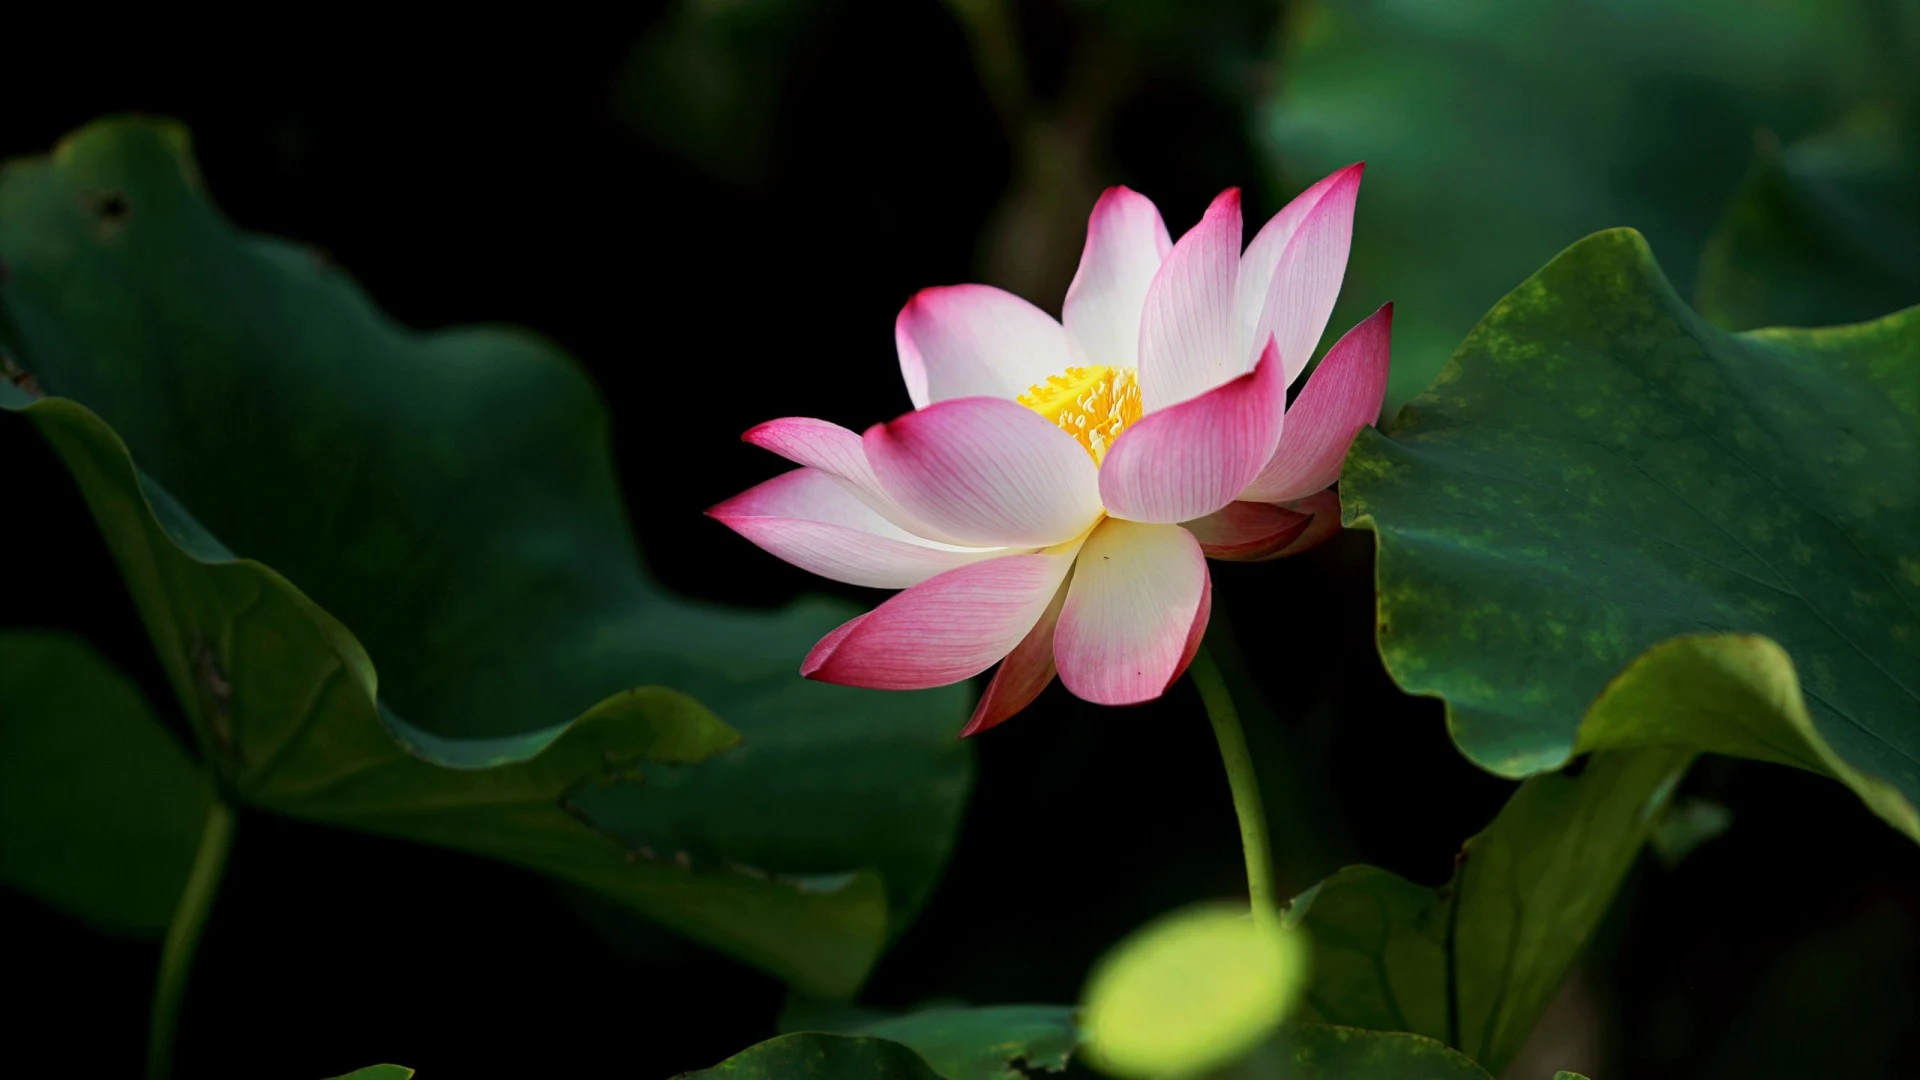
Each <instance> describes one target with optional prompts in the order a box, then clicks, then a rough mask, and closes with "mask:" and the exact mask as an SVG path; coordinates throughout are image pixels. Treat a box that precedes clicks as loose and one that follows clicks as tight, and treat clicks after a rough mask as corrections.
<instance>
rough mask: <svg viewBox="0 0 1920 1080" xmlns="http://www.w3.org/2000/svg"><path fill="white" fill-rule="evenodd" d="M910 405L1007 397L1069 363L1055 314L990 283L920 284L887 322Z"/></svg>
mask: <svg viewBox="0 0 1920 1080" xmlns="http://www.w3.org/2000/svg"><path fill="white" fill-rule="evenodd" d="M893 340H894V344H895V345H896V346H898V348H899V350H900V374H901V375H902V376H903V377H904V378H905V379H906V381H907V396H909V397H911V398H912V399H913V406H914V408H916V409H924V408H926V407H927V406H928V405H931V404H933V403H934V402H936V401H946V400H948V399H950V398H963V397H976V396H985V397H1000V398H1007V399H1009V400H1011V399H1013V398H1015V397H1018V396H1019V395H1021V394H1024V393H1026V392H1027V387H1029V386H1032V385H1033V384H1035V383H1039V382H1044V381H1045V380H1046V378H1047V376H1049V375H1053V374H1057V373H1059V372H1061V371H1065V370H1066V369H1067V368H1068V367H1069V366H1071V365H1072V364H1073V363H1074V357H1073V347H1072V346H1071V345H1070V344H1069V343H1068V338H1067V332H1066V330H1065V329H1064V328H1062V327H1061V325H1060V324H1059V323H1057V322H1054V321H1053V316H1051V315H1048V314H1047V313H1046V312H1044V311H1041V310H1040V309H1039V308H1037V307H1034V306H1033V305H1032V304H1029V303H1027V302H1026V301H1025V300H1022V299H1020V298H1019V297H1017V296H1015V295H1013V294H1012V293H1010V292H1007V291H1005V290H1002V289H996V288H993V287H992V286H990V285H947V286H942V287H938V288H932V289H922V290H920V291H919V292H918V293H916V294H914V297H913V299H911V300H909V301H907V306H906V307H904V308H901V309H900V317H899V318H898V319H896V320H894V324H893Z"/></svg>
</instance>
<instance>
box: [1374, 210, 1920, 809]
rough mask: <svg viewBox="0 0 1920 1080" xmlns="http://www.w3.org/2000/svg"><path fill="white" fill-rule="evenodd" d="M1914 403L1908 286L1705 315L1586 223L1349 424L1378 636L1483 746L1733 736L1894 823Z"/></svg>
mask: <svg viewBox="0 0 1920 1080" xmlns="http://www.w3.org/2000/svg"><path fill="white" fill-rule="evenodd" d="M1917 432H1920V309H1912V310H1908V311H1906V312H1903V313H1900V314H1897V315H1893V316H1889V317H1888V318H1885V319H1882V320H1880V321H1878V322H1874V323H1868V324H1863V325H1858V326H1850V327H1841V328H1834V329H1825V330H1767V331H1756V332H1753V333H1748V334H1741V335H1734V334H1728V333H1724V332H1722V331H1720V330H1717V329H1715V328H1714V327H1712V326H1711V325H1709V324H1708V323H1707V322H1706V321H1705V320H1703V319H1701V318H1700V317H1699V316H1697V315H1695V314H1694V313H1693V312H1692V311H1691V310H1690V309H1689V308H1688V307H1687V306H1686V304H1685V303H1683V302H1682V301H1681V300H1680V299H1679V297H1678V296H1676V295H1675V294H1674V291H1673V289H1672V288H1671V287H1670V286H1669V285H1668V284H1667V281H1666V279H1665V277H1664V276H1662V274H1661V272H1660V269H1659V267H1658V266H1657V265H1655V263H1654V261H1653V258H1652V255H1651V253H1650V252H1649V251H1648V250H1647V246H1646V243H1645V242H1644V241H1643V240H1642V239H1641V238H1640V236H1639V235H1638V234H1637V233H1633V232H1631V231H1627V230H1620V231H1614V232H1608V233H1601V234H1598V235H1595V236H1593V237H1589V238H1588V239H1586V240H1583V241H1581V242H1580V243H1578V244H1576V245H1574V246H1573V247H1571V248H1569V249H1568V250H1567V251H1566V252H1564V253H1563V254H1562V255H1560V256H1559V257H1558V258H1556V259H1555V260H1554V261H1553V262H1552V263H1550V264H1549V265H1548V266H1547V267H1546V268H1545V269H1543V270H1541V271H1540V272H1539V273H1538V274H1535V275H1534V276H1533V277H1532V278H1531V279H1529V280H1528V281H1527V282H1526V283H1524V284H1523V285H1521V286H1520V287H1519V288H1518V289H1516V290H1514V292H1513V293H1512V294H1511V295H1510V296H1508V297H1507V298H1506V299H1505V300H1503V301H1501V302H1500V304H1499V305H1498V306H1496V307H1495V308H1494V309H1493V311H1492V312H1491V313H1490V314H1489V315H1488V316H1487V318H1486V319H1485V320H1484V321H1483V322H1482V323H1481V324H1480V326H1479V327H1478V328H1476V329H1475V330H1474V332H1473V334H1472V335H1471V336H1469V337H1468V338H1467V340H1466V341H1465V342H1464V343H1463V344H1462V345H1461V346H1460V350H1459V352H1458V353H1457V354H1456V355H1455V357H1454V359H1453V362H1452V363H1451V364H1450V365H1449V366H1448V368H1447V370H1446V371H1445V372H1443V373H1442V374H1441V376H1440V378H1439V379H1438V381H1437V382H1436V383H1435V385H1434V387H1433V389H1432V390H1431V391H1429V392H1428V393H1427V394H1426V395H1424V396H1422V397H1421V398H1420V399H1418V400H1417V401H1415V402H1413V403H1412V404H1410V405H1408V406H1407V407H1406V408H1405V409H1404V410H1402V411H1401V413H1400V414H1399V416H1398V417H1397V418H1396V419H1395V420H1394V421H1393V423H1392V424H1391V425H1390V426H1389V427H1388V428H1387V429H1386V430H1385V432H1384V433H1382V432H1376V431H1365V432H1362V433H1361V437H1360V438H1359V439H1358V440H1356V442H1355V445H1354V449H1353V451H1352V452H1351V454H1350V455H1349V457H1348V461H1347V467H1346V471H1345V473H1344V474H1343V477H1342V480H1341V486H1342V489H1343V496H1342V497H1343V502H1344V503H1345V505H1346V507H1347V513H1348V523H1349V524H1353V525H1362V526H1367V527H1371V528H1372V529H1373V530H1374V531H1375V532H1376V533H1377V534H1378V544H1379V554H1378V564H1377V574H1378V579H1379V604H1380V632H1379V637H1380V649H1381V653H1382V655H1383V656H1384V658H1385V660H1386V664H1387V667H1388V669H1389V670H1390V671H1391V672H1392V674H1393V676H1394V678H1395V679H1396V680H1397V681H1398V682H1399V683H1400V685H1401V686H1402V687H1404V688H1405V689H1407V690H1408V691H1410V692H1413V693H1418V694H1431V695H1434V696H1437V697H1440V698H1443V699H1445V701H1446V703H1447V717H1448V723H1449V725H1450V727H1451V729H1452V732H1453V737H1454V740H1455V741H1456V742H1457V743H1458V744H1459V746H1460V748H1461V749H1462V750H1463V751H1464V752H1465V753H1466V754H1467V756H1468V757H1470V758H1472V759H1473V760H1474V761H1475V762H1478V763H1479V764H1480V765H1482V766H1483V767H1485V768H1487V769H1490V770H1492V771H1494V772H1497V773H1500V774H1502V775H1506V776H1525V775H1528V774H1531V773H1536V772H1540V771H1542V770H1546V769H1552V768H1556V767H1558V766H1560V765H1561V764H1562V763H1564V762H1565V761H1567V760H1568V759H1569V758H1570V757H1571V756H1572V755H1573V754H1575V753H1578V752H1581V751H1585V750H1594V749H1604V748H1615V747H1646V746H1671V747H1681V748H1687V749H1693V750H1705V751H1712V752H1717V753H1724V754H1735V755H1740V756H1744V757H1753V758H1759V759H1762V760H1767V761H1777V762H1783V763H1785V764H1790V765H1797V766H1800V767H1803V768H1808V769H1812V770H1814V771H1817V772H1823V773H1826V774H1828V775H1831V776H1834V777H1835V778H1837V779H1839V780H1841V781H1842V782H1844V783H1846V784H1848V785H1849V786H1850V787H1852V788H1853V789H1854V790H1855V791H1856V792H1857V793H1859V795H1860V797H1861V798H1862V799H1863V800H1864V801H1865V802H1866V803H1867V805H1868V806H1870V807H1871V808H1872V809H1873V810H1874V812H1875V813H1877V814H1879V815H1880V816H1881V817H1883V818H1885V819H1886V820H1887V821H1889V822H1890V823H1892V824H1893V825H1894V826H1895V827H1896V828H1899V829H1900V830H1902V831H1903V832H1905V833H1907V834H1908V835H1909V836H1913V837H1915V838H1916V839H1920V816H1916V813H1915V809H1914V808H1915V805H1916V802H1920V760H1916V755H1920V697H1916V696H1915V695H1916V688H1920V615H1917V614H1916V611H1917V610H1920V554H1916V552H1920V437H1916V433H1917Z"/></svg>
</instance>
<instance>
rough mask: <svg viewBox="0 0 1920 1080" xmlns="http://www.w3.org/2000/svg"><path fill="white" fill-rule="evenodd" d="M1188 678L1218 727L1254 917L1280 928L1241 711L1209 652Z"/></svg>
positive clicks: (1199, 656) (1197, 658) (1263, 814)
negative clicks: (1191, 680)
mask: <svg viewBox="0 0 1920 1080" xmlns="http://www.w3.org/2000/svg"><path fill="white" fill-rule="evenodd" d="M1187 674H1188V675H1190V676H1191V677H1192V678H1193V685H1194V687H1195V688H1196V689H1198V690H1199V691H1200V703H1201V705H1202V706H1203V707H1204V708H1205V709H1206V711H1207V719H1208V720H1211V721H1212V722H1213V735H1214V738H1215V739H1216V740H1218V741H1219V743H1220V760H1221V762H1222V764H1224V765H1225V766H1226V767H1227V786H1228V787H1229V788H1231V789H1232V790H1233V812H1234V816H1236V817H1238V818H1239V819H1240V847H1241V849H1242V850H1243V851H1244V853H1245V855H1246V860H1247V896H1248V898H1249V899H1250V900H1251V901H1252V904H1253V917H1254V919H1255V921H1260V922H1267V921H1271V922H1275V923H1277V922H1278V921H1279V917H1280V908H1279V905H1278V903H1277V901H1276V900H1275V898H1274V895H1273V893H1274V879H1273V845H1272V842H1271V841H1270V840H1268V838H1267V808H1266V805H1265V804H1264V803H1263V802H1262V801H1261V799H1260V778H1259V776H1258V774H1257V773H1256V772H1255V771H1254V767H1253V755H1252V754H1250V753H1248V752H1247V733H1246V730H1245V729H1244V728H1243V727H1241V725H1240V710H1238V709H1236V708H1235V707H1234V704H1233V695H1232V694H1231V693H1229V692H1228V690H1227V680H1226V679H1225V677H1223V676H1222V675H1221V674H1220V666H1219V665H1218V664H1216V663H1214V661H1213V657H1212V656H1211V655H1210V654H1209V653H1208V652H1207V649H1206V646H1204V645H1203V646H1201V647H1200V650H1199V651H1198V652H1197V653H1195V654H1194V657H1193V664H1192V666H1191V667H1189V668H1188V669H1187Z"/></svg>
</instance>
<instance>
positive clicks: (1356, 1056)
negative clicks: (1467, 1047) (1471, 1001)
mask: <svg viewBox="0 0 1920 1080" xmlns="http://www.w3.org/2000/svg"><path fill="white" fill-rule="evenodd" d="M1284 1044H1285V1046H1286V1050H1287V1065H1288V1071H1287V1072H1286V1073H1285V1075H1286V1076H1288V1077H1290V1078H1292V1080H1492V1078H1491V1077H1490V1076H1488V1075H1487V1071H1486V1070H1485V1069H1483V1068H1481V1067H1480V1066H1478V1065H1476V1064H1474V1063H1473V1060H1472V1059H1470V1058H1468V1057H1466V1056H1465V1055H1463V1054H1461V1053H1459V1052H1458V1051H1455V1050H1453V1049H1451V1048H1449V1047H1448V1046H1447V1044H1446V1043H1443V1042H1439V1041H1437V1040H1435V1039H1429V1038H1426V1037H1424V1036H1421V1035H1410V1034H1407V1033H1406V1032H1399V1031H1365V1030H1362V1029H1360V1028H1350V1027H1341V1026H1339V1025H1337V1024H1294V1025H1291V1026H1290V1027H1288V1028H1287V1030H1286V1032H1285V1035H1284Z"/></svg>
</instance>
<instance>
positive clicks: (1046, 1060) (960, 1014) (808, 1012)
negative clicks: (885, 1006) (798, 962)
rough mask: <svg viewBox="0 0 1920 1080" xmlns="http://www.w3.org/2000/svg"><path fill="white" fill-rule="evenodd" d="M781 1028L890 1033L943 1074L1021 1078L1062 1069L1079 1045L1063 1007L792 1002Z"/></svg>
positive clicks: (948, 1079)
mask: <svg viewBox="0 0 1920 1080" xmlns="http://www.w3.org/2000/svg"><path fill="white" fill-rule="evenodd" d="M780 1030H781V1031H783V1032H802V1031H815V1032H825V1033H830V1034H835V1035H863V1036H872V1037H875V1038H882V1039H889V1040H892V1041H893V1042H897V1043H900V1044H901V1045H903V1046H906V1047H908V1048H909V1049H911V1050H912V1051H913V1052H914V1053H916V1054H919V1055H920V1057H921V1058H922V1059H924V1060H925V1061H926V1063H927V1066H928V1067H929V1068H931V1069H932V1070H933V1071H934V1072H936V1073H938V1074H939V1075H940V1076H942V1077H944V1078H945V1080H1020V1078H1022V1077H1026V1076H1032V1075H1035V1074H1037V1073H1040V1072H1058V1071H1060V1070H1061V1069H1064V1068H1066V1067H1067V1060H1068V1059H1069V1058H1070V1057H1072V1056H1073V1052H1074V1049H1075V1048H1076V1047H1078V1046H1079V1044H1080V1031H1079V1029H1078V1028H1077V1027H1076V1026H1075V1024H1074V1019H1073V1009H1072V1008H1071V1007H1069V1006H1066V1005H977V1006H968V1005H935V1006H930V1007H927V1008H923V1009H916V1010H914V1011H913V1012H910V1013H905V1014H902V1015H899V1016H893V1015H888V1014H885V1013H875V1012H871V1011H868V1010H864V1009H860V1008H857V1007H852V1006H847V1005H840V1004H833V1003H824V1002H814V1001H800V1000H795V1001H790V1002H788V1004H787V1008H786V1009H785V1010H784V1011H783V1012H782V1013H781V1015H780Z"/></svg>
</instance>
